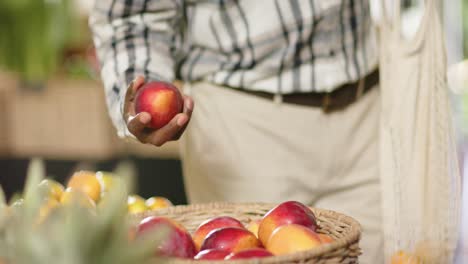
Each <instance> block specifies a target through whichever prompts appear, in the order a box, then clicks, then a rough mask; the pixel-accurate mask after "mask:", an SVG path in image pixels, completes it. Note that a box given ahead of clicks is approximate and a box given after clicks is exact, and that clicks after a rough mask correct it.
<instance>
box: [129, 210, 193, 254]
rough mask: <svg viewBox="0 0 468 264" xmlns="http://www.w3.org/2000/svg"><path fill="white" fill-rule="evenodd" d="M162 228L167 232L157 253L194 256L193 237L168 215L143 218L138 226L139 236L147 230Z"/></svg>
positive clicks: (162, 230)
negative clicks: (167, 216)
mask: <svg viewBox="0 0 468 264" xmlns="http://www.w3.org/2000/svg"><path fill="white" fill-rule="evenodd" d="M157 230H161V232H167V236H166V237H164V239H163V241H162V242H161V244H159V245H158V247H157V249H156V253H157V254H158V255H161V256H167V257H179V258H193V256H195V254H196V249H195V245H194V244H193V241H192V237H190V234H189V233H188V232H187V230H186V229H185V228H184V227H183V226H182V225H181V224H179V223H177V222H175V221H174V220H172V219H169V218H166V217H156V216H149V217H147V218H145V219H143V220H142V221H141V222H140V224H139V225H138V227H137V234H136V236H137V237H140V236H142V235H144V234H145V233H146V232H150V231H156V232H157Z"/></svg>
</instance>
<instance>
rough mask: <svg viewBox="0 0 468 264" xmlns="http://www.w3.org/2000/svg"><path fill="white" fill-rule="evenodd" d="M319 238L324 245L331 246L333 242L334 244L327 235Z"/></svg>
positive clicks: (321, 235)
mask: <svg viewBox="0 0 468 264" xmlns="http://www.w3.org/2000/svg"><path fill="white" fill-rule="evenodd" d="M318 236H319V238H320V241H321V242H322V244H329V243H331V242H333V241H334V240H333V238H332V237H331V236H329V235H325V234H318Z"/></svg>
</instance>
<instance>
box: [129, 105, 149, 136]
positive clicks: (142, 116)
mask: <svg viewBox="0 0 468 264" xmlns="http://www.w3.org/2000/svg"><path fill="white" fill-rule="evenodd" d="M150 121H151V115H150V114H149V113H146V112H141V113H139V114H138V115H136V116H134V117H132V118H131V119H130V120H129V122H128V123H127V127H128V131H130V133H132V134H133V135H134V136H135V137H136V138H138V139H139V140H140V141H142V140H144V139H145V138H146V135H145V132H144V129H145V128H146V126H147V125H148V123H149V122H150ZM142 142H143V141H142ZM143 143H145V142H143Z"/></svg>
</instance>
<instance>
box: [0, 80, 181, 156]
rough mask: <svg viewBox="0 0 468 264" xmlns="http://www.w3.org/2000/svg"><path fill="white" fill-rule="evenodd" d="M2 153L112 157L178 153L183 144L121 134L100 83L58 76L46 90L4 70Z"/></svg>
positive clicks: (1, 83) (1, 86)
mask: <svg viewBox="0 0 468 264" xmlns="http://www.w3.org/2000/svg"><path fill="white" fill-rule="evenodd" d="M0 124H1V125H0V155H2V156H13V157H31V156H40V157H44V158H51V159H56V158H58V159H108V158H112V157H116V156H119V155H123V154H134V155H137V156H145V157H159V158H178V144H177V143H176V142H171V143H170V144H167V145H165V146H163V147H161V148H157V147H154V146H149V145H143V144H140V143H138V142H136V141H133V140H125V139H119V138H118V137H117V136H116V133H115V130H114V128H113V126H112V125H111V123H110V119H109V117H108V115H107V108H106V105H105V99H104V91H103V88H102V87H101V84H100V83H99V82H97V81H92V80H70V79H63V78H57V79H54V80H51V81H50V82H48V83H47V85H46V88H45V89H44V90H41V91H30V90H26V89H21V88H20V86H19V83H18V81H17V80H16V79H15V78H13V76H12V75H8V74H4V73H0Z"/></svg>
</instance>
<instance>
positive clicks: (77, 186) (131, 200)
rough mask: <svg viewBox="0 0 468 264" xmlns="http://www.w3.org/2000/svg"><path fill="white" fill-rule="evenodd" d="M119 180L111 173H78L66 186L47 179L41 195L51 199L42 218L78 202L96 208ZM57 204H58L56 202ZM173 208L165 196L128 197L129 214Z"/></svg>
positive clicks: (133, 195)
mask: <svg viewBox="0 0 468 264" xmlns="http://www.w3.org/2000/svg"><path fill="white" fill-rule="evenodd" d="M116 181H119V177H118V176H116V175H113V174H112V173H110V172H101V171H98V172H92V171H78V172H75V173H74V174H73V175H72V176H71V177H70V179H69V180H68V182H67V184H66V186H63V185H62V184H61V183H59V182H57V181H54V180H52V179H44V180H42V181H41V182H40V183H39V184H38V189H39V191H40V192H44V193H45V195H46V196H47V199H46V202H44V205H43V207H44V209H43V210H42V211H41V218H43V217H45V216H46V215H47V214H48V213H49V211H50V209H53V208H55V207H57V206H59V205H67V204H72V203H78V204H79V205H80V206H82V207H85V208H88V209H96V207H97V206H98V205H99V203H100V201H101V200H103V199H104V197H105V196H106V194H107V193H108V192H109V191H110V190H111V189H112V188H113V186H114V185H115V184H116V183H115V182H116ZM55 202H57V203H55ZM170 206H173V204H172V202H171V201H170V200H169V199H167V198H165V197H161V196H153V197H150V198H148V199H144V198H142V197H141V196H139V195H136V194H131V195H128V198H127V210H128V213H129V214H135V213H143V212H146V211H150V210H158V209H163V208H167V207H170Z"/></svg>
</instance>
